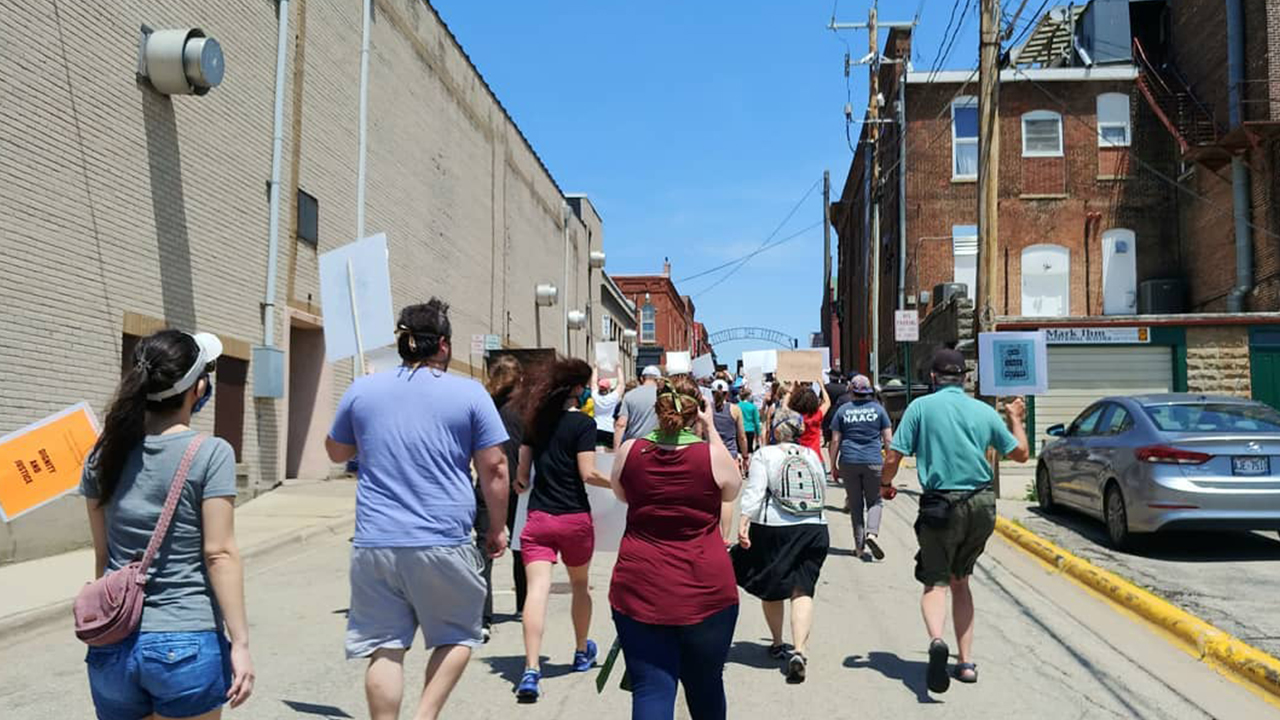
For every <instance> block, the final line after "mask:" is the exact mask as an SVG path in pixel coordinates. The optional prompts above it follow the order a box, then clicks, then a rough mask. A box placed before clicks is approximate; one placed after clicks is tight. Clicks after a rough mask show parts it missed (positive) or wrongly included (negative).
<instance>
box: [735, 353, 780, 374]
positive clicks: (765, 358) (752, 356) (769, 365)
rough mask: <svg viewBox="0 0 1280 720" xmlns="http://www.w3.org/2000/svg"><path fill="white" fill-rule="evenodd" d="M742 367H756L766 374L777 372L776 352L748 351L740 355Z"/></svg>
mask: <svg viewBox="0 0 1280 720" xmlns="http://www.w3.org/2000/svg"><path fill="white" fill-rule="evenodd" d="M742 366H743V367H758V368H760V369H761V370H763V371H764V372H765V373H766V374H768V373H772V372H777V371H778V351H777V350H748V351H746V352H744V353H742Z"/></svg>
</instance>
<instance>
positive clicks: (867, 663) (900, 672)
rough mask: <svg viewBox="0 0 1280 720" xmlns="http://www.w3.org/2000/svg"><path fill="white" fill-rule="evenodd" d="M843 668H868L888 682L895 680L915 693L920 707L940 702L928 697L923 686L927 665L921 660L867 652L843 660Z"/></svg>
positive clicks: (924, 685)
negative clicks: (887, 679)
mask: <svg viewBox="0 0 1280 720" xmlns="http://www.w3.org/2000/svg"><path fill="white" fill-rule="evenodd" d="M844 666H845V667H847V668H853V669H855V670H857V669H862V668H869V669H871V670H875V671H876V672H878V673H880V674H881V675H883V676H885V677H887V678H889V679H890V680H897V681H899V682H901V683H902V684H903V685H905V686H907V689H908V690H910V691H911V692H913V693H915V694H916V702H919V703H920V704H922V705H933V704H938V703H941V702H942V701H941V700H938V699H936V698H934V697H931V696H930V695H929V687H928V685H926V684H925V669H926V668H928V667H929V663H927V662H925V661H923V660H903V659H902V658H900V657H898V656H897V655H895V654H893V653H890V652H869V653H867V656H866V657H865V658H864V657H862V656H861V655H850V656H849V657H847V658H845V659H844Z"/></svg>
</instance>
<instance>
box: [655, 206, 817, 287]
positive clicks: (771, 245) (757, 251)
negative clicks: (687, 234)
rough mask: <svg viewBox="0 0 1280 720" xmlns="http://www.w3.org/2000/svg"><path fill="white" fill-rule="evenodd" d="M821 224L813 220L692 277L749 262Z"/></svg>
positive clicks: (718, 281)
mask: <svg viewBox="0 0 1280 720" xmlns="http://www.w3.org/2000/svg"><path fill="white" fill-rule="evenodd" d="M822 222H823V221H822V220H815V221H814V222H813V224H811V225H808V226H806V227H804V228H801V229H800V230H797V231H795V232H794V233H792V234H790V235H788V236H786V237H784V238H779V239H777V240H774V241H773V242H770V243H769V244H767V245H764V246H763V247H759V248H756V249H755V250H752V251H751V252H749V253H747V254H746V255H742V256H740V257H736V258H734V259H732V260H730V261H728V262H726V263H723V264H721V265H717V266H715V267H713V268H711V269H710V270H706V271H703V272H701V273H698V275H695V276H693V277H701V276H704V275H710V274H711V273H714V272H716V271H718V270H723V269H725V268H727V267H729V266H730V265H735V264H741V263H745V262H746V261H748V260H751V259H752V258H754V257H756V256H757V255H760V254H763V253H766V252H769V251H770V250H773V249H774V248H777V247H779V246H781V245H785V244H787V243H789V242H791V241H792V240H795V239H796V238H798V237H800V236H801V235H804V234H805V233H807V232H809V231H810V230H813V229H814V228H816V227H819V226H821V225H822ZM686 279H688V278H686ZM726 279H727V276H726V277H724V278H720V279H719V280H717V281H716V283H715V284H713V285H709V286H707V288H706V289H704V290H700V291H698V293H697V294H698V295H702V294H703V293H705V292H707V291H708V290H710V289H711V288H713V287H715V286H716V285H718V284H720V283H721V282H724V280H726ZM680 282H684V280H681V281H680ZM695 297H696V296H695Z"/></svg>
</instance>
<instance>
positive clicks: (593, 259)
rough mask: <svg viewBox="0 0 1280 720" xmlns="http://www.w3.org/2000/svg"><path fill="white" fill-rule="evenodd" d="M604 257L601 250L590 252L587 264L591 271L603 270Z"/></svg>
mask: <svg viewBox="0 0 1280 720" xmlns="http://www.w3.org/2000/svg"><path fill="white" fill-rule="evenodd" d="M604 257H605V256H604V251H603V250H592V251H591V254H590V255H589V256H588V262H589V263H590V264H591V267H592V269H594V270H599V269H601V268H603V267H604Z"/></svg>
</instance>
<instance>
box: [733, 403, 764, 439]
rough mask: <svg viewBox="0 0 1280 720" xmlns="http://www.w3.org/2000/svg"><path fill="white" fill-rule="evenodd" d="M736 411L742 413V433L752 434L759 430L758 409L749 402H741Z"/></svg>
mask: <svg viewBox="0 0 1280 720" xmlns="http://www.w3.org/2000/svg"><path fill="white" fill-rule="evenodd" d="M738 410H739V411H740V412H741V413H742V431H743V432H749V433H753V432H755V431H757V430H759V429H760V409H759V408H757V407H756V404H755V403H753V402H751V401H750V400H743V401H742V402H739V403H738Z"/></svg>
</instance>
